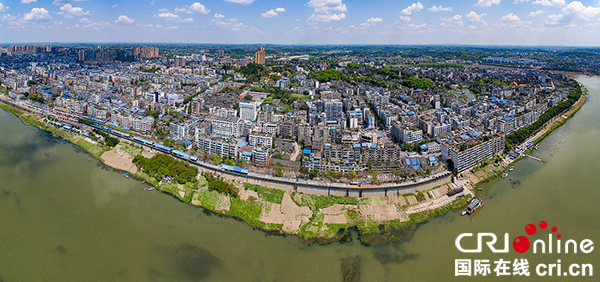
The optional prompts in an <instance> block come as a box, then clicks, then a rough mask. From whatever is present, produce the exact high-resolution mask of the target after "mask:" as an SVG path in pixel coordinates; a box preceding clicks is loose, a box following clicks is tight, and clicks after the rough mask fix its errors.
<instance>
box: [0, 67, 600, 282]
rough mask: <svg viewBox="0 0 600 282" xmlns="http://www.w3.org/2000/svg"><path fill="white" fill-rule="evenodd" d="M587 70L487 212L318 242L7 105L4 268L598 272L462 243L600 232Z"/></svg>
mask: <svg viewBox="0 0 600 282" xmlns="http://www.w3.org/2000/svg"><path fill="white" fill-rule="evenodd" d="M577 80H578V81H580V82H581V83H583V84H584V86H586V87H587V89H588V90H589V92H590V95H589V97H588V102H587V103H586V105H584V107H583V108H582V109H581V110H580V111H579V112H577V114H576V115H575V116H574V117H573V118H572V119H571V120H569V121H568V123H567V124H566V125H564V126H562V127H561V128H559V129H557V130H556V131H554V132H553V133H552V134H551V135H550V136H549V137H548V138H546V139H545V140H544V141H543V142H542V143H541V144H540V146H539V150H535V151H534V152H533V155H534V156H536V157H539V158H541V159H543V160H544V162H543V163H540V162H537V161H534V160H531V159H524V160H521V161H520V162H518V163H517V164H516V165H515V168H516V169H515V171H514V172H512V173H510V174H509V177H507V178H502V179H496V180H493V181H491V182H490V183H486V184H484V185H482V186H483V188H484V191H482V193H483V195H484V200H485V206H484V208H483V209H481V210H480V211H478V212H477V213H476V214H475V215H473V216H471V217H463V216H460V211H452V212H449V213H446V214H444V215H442V216H439V217H436V218H434V219H431V220H429V221H428V222H426V223H423V224H420V225H418V226H417V228H416V229H415V230H414V232H403V233H401V234H399V235H402V236H404V237H405V240H403V241H401V242H394V243H388V244H384V245H381V246H376V247H373V246H364V245H362V244H360V242H359V241H358V240H357V239H356V238H355V239H354V240H353V241H352V242H348V243H334V244H328V245H320V244H308V243H305V242H303V241H302V240H300V239H298V238H297V237H295V236H288V237H283V236H278V235H268V234H266V233H265V232H262V231H259V230H254V229H253V228H252V227H250V226H248V225H247V224H245V223H243V222H240V221H237V220H235V219H232V218H227V217H221V216H216V215H209V214H205V212H204V211H203V209H201V208H194V207H191V206H189V205H186V204H183V203H181V202H179V201H178V200H177V199H175V198H173V197H171V196H169V195H166V194H162V193H160V192H157V191H145V190H144V187H145V185H143V184H141V183H140V182H139V181H136V180H133V179H127V178H124V177H122V176H121V174H120V173H119V172H116V171H114V170H112V169H109V168H106V167H105V166H103V165H102V164H101V163H100V162H99V161H97V160H96V159H94V158H93V157H92V156H90V155H89V154H87V153H85V152H84V151H83V150H81V149H79V148H78V147H76V146H74V145H72V144H70V143H67V142H65V141H62V140H60V139H57V138H54V137H52V136H50V135H48V134H47V133H45V132H43V131H41V130H39V129H37V128H35V127H32V126H27V125H24V124H23V123H22V122H21V121H20V120H18V119H17V118H16V117H14V116H13V115H12V114H9V113H6V112H4V111H0V134H1V135H0V226H1V227H2V228H1V229H0V242H1V243H0V281H195V280H202V281H274V280H281V281H341V280H342V272H341V266H340V265H341V259H343V258H349V257H357V258H358V261H359V272H360V280H362V281H399V280H402V281H452V280H459V279H457V278H456V277H455V276H454V275H455V270H454V263H455V259H462V258H468V259H489V260H491V261H493V260H497V259H500V258H503V259H506V260H514V259H515V258H527V259H528V260H529V263H530V265H532V268H531V269H530V272H532V274H531V276H530V277H529V278H530V279H531V280H541V278H540V277H538V276H536V273H535V272H534V269H533V266H534V265H537V264H538V263H553V262H554V263H555V262H556V260H557V259H561V262H562V265H563V266H564V265H569V264H570V263H575V262H576V263H591V264H592V265H593V267H595V268H596V269H594V270H595V272H598V271H600V269H597V268H600V255H599V254H598V253H599V252H600V251H599V250H595V251H594V252H592V253H591V254H581V253H578V254H560V255H559V254H552V255H548V254H531V253H527V254H525V255H520V254H516V253H515V252H514V251H513V252H511V253H509V254H496V255H493V254H490V253H489V251H487V252H484V253H482V254H478V255H472V254H462V253H460V252H459V251H458V250H457V249H456V247H455V246H454V241H455V239H456V237H457V236H458V235H459V234H461V233H463V232H472V233H477V232H493V233H495V234H498V235H499V236H500V235H502V234H504V233H509V234H510V236H511V238H514V237H516V236H518V235H525V226H526V225H527V224H529V223H534V224H537V223H538V222H539V221H542V220H545V221H547V222H548V224H549V226H556V227H557V228H558V232H557V233H560V234H561V236H562V238H563V240H566V239H575V240H577V241H578V242H579V241H581V240H583V239H586V238H587V239H591V240H593V241H594V242H600V236H599V234H600V220H598V219H597V218H596V216H597V215H598V214H600V205H599V204H598V199H600V191H599V190H598V186H597V185H598V184H597V183H600V165H599V164H600V162H598V160H599V159H600V146H598V142H599V141H598V140H600V111H599V110H598V109H599V108H600V99H599V98H600V77H588V76H578V77H577ZM595 218H596V219H595ZM549 228H550V227H549ZM549 228H548V229H549ZM550 233H551V232H550ZM547 234H549V231H548V230H541V231H539V232H538V233H537V234H536V235H534V236H530V237H531V238H532V239H537V238H542V239H543V238H546V240H547V236H548V235H547ZM466 241H467V240H465V242H466ZM501 241H503V240H501ZM464 245H465V247H466V246H467V245H471V246H472V245H474V243H465V244H464ZM564 268H566V267H563V269H564ZM492 269H493V266H492ZM594 274H595V275H594V276H595V277H598V275H600V274H597V273H594ZM491 275H494V273H493V272H492V274H491ZM488 278H489V277H488ZM504 278H506V280H511V279H512V278H513V277H511V276H508V277H504ZM554 278H557V277H554ZM462 279H463V278H461V279H460V280H462ZM470 280H475V279H470ZM591 280H592V281H597V280H598V279H597V278H596V279H593V278H592V279H591Z"/></svg>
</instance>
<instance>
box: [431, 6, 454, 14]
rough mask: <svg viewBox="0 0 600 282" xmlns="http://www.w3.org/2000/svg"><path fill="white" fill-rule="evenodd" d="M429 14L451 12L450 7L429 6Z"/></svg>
mask: <svg viewBox="0 0 600 282" xmlns="http://www.w3.org/2000/svg"><path fill="white" fill-rule="evenodd" d="M427 11H430V12H452V7H444V6H441V5H440V6H431V8H429V9H427Z"/></svg>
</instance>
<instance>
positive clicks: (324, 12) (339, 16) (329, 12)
mask: <svg viewBox="0 0 600 282" xmlns="http://www.w3.org/2000/svg"><path fill="white" fill-rule="evenodd" d="M306 5H307V6H309V7H311V8H314V12H313V14H312V15H310V17H308V21H309V22H315V21H319V22H329V21H339V20H343V19H345V18H346V14H345V13H344V12H346V11H348V8H347V7H346V4H344V3H342V0H310V1H309V2H308V3H306Z"/></svg>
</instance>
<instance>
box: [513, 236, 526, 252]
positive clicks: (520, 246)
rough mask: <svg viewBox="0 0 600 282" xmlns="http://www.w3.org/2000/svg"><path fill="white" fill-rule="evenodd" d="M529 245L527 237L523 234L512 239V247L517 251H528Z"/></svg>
mask: <svg viewBox="0 0 600 282" xmlns="http://www.w3.org/2000/svg"><path fill="white" fill-rule="evenodd" d="M529 247H530V243H529V239H527V237H525V236H519V237H517V238H515V239H514V240H513V249H515V251H517V253H521V254H522V253H525V252H527V251H529Z"/></svg>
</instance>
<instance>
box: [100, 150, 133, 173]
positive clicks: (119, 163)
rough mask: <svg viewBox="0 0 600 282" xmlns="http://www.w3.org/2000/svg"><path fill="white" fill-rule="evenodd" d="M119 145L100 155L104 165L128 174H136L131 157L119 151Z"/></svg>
mask: <svg viewBox="0 0 600 282" xmlns="http://www.w3.org/2000/svg"><path fill="white" fill-rule="evenodd" d="M120 148H121V147H120V145H117V146H115V147H114V148H112V149H111V150H110V151H107V152H105V153H104V154H102V156H101V158H102V159H103V160H104V163H105V164H106V165H108V166H110V167H113V168H116V169H119V170H124V171H127V172H130V173H132V174H133V173H136V172H137V167H136V166H135V165H134V164H133V157H132V156H131V155H129V154H127V153H125V152H123V151H121V150H120Z"/></svg>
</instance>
